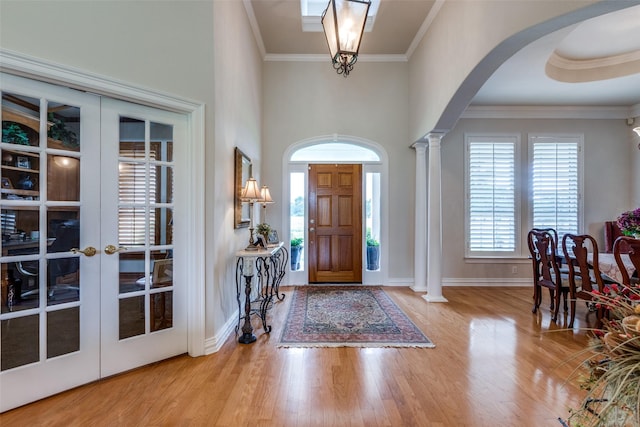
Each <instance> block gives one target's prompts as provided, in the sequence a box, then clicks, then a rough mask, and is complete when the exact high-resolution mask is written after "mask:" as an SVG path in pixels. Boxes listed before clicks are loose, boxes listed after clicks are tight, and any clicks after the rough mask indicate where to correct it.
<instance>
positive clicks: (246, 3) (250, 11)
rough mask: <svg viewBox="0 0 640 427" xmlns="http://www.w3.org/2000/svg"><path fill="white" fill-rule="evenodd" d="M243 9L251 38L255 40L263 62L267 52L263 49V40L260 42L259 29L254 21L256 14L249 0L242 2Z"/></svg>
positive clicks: (256, 21) (255, 20)
mask: <svg viewBox="0 0 640 427" xmlns="http://www.w3.org/2000/svg"><path fill="white" fill-rule="evenodd" d="M242 2H243V3H244V9H245V10H246V11H247V18H248V19H249V25H251V31H253V37H254V38H255V39H256V44H257V45H258V50H259V51H260V56H262V60H264V58H265V56H266V55H267V50H266V49H265V47H264V40H262V34H260V27H259V26H258V20H257V19H256V14H255V12H254V11H253V6H252V5H251V1H250V0H243V1H242Z"/></svg>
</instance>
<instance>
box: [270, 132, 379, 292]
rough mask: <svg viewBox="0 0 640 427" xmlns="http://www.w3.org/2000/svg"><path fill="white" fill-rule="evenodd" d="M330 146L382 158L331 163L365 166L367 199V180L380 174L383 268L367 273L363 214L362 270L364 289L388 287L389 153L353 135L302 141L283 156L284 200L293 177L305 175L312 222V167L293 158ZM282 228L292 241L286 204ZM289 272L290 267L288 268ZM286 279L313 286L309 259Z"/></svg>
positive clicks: (286, 236) (285, 237)
mask: <svg viewBox="0 0 640 427" xmlns="http://www.w3.org/2000/svg"><path fill="white" fill-rule="evenodd" d="M327 142H340V143H343V144H351V145H354V146H360V147H364V148H366V149H368V150H371V151H373V152H374V153H376V154H377V155H378V156H379V157H380V161H377V162H372V161H359V160H353V161H351V160H349V161H332V162H330V163H359V164H362V194H363V195H364V191H365V185H366V184H365V176H366V174H367V173H369V172H373V173H376V172H377V173H380V237H381V240H382V242H383V244H382V245H381V249H380V263H381V264H380V265H381V268H380V270H378V271H367V269H366V253H367V252H366V251H367V248H366V244H365V239H364V236H365V234H364V224H365V223H366V222H365V218H364V215H365V210H364V209H363V210H362V215H363V218H362V224H363V234H362V236H363V238H362V257H363V264H362V265H363V267H362V284H363V285H372V284H386V283H387V281H388V280H387V279H388V277H389V265H388V258H389V256H388V253H389V249H388V248H389V243H388V242H389V206H388V205H389V204H388V194H389V159H388V156H387V152H386V150H385V149H384V147H382V146H381V145H380V144H378V143H376V142H374V141H371V140H369V139H365V138H360V137H356V136H351V135H338V134H334V135H325V136H318V137H313V138H308V139H304V140H301V141H297V142H295V143H293V144H291V145H290V146H289V147H287V149H286V150H285V152H284V154H283V156H282V170H283V171H284V173H283V174H282V194H284V195H285V196H284V198H285V199H286V200H289V197H290V195H291V189H290V182H289V180H290V176H291V173H292V172H300V173H304V174H305V175H304V176H305V178H304V180H305V190H304V191H305V221H306V219H307V218H308V212H307V203H308V194H307V193H308V191H309V189H308V175H309V171H308V163H309V162H300V161H292V160H291V156H292V155H293V154H294V153H295V152H296V151H298V150H300V149H302V148H305V147H310V146H313V145H318V144H322V143H327ZM313 163H327V162H321V161H318V162H313ZM282 228H283V239H284V241H285V242H290V241H291V236H290V229H291V224H290V212H289V203H286V204H285V206H284V207H283V209H282ZM308 237H309V236H308V234H307V227H305V235H304V241H305V242H308ZM287 268H288V267H287ZM288 273H289V274H287V275H286V276H285V277H286V278H287V280H288V284H300V283H305V284H308V283H309V265H308V256H305V265H304V269H303V270H302V271H289V272H288Z"/></svg>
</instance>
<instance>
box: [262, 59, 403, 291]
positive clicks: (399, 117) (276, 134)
mask: <svg viewBox="0 0 640 427" xmlns="http://www.w3.org/2000/svg"><path fill="white" fill-rule="evenodd" d="M407 68H408V65H407V64H406V63H371V62H359V63H357V64H356V66H355V68H354V70H353V72H352V73H351V74H350V75H349V77H348V78H346V79H345V78H344V77H342V76H338V75H337V74H336V72H335V71H334V70H333V68H332V67H331V63H330V62H328V61H327V62H266V63H265V65H264V119H263V124H264V127H263V135H264V141H263V142H264V145H263V156H264V160H263V164H262V166H263V169H264V173H263V178H264V183H265V184H268V185H269V186H270V188H271V189H272V195H273V197H274V199H275V200H276V204H275V205H272V206H270V207H269V208H268V209H269V222H270V223H271V225H272V226H275V228H276V229H279V230H282V224H281V218H282V215H283V210H288V208H289V207H288V203H286V202H284V199H285V197H284V196H283V194H282V164H283V155H284V152H285V150H286V149H287V147H289V146H290V145H292V144H294V143H296V142H298V141H301V140H303V139H308V138H313V137H318V136H324V135H332V134H340V135H350V136H355V137H360V138H366V139H368V140H371V141H374V142H376V143H378V144H380V145H382V146H383V147H384V148H385V149H386V151H387V154H388V156H389V163H390V164H389V188H390V190H391V191H390V199H389V201H388V204H389V210H390V229H389V240H390V241H389V246H388V249H389V252H390V261H389V263H390V266H389V267H390V270H389V275H390V277H391V278H407V277H413V229H414V226H413V218H414V212H413V206H414V191H413V188H415V187H414V184H415V157H414V151H413V150H412V149H411V148H409V145H410V141H409V138H408V133H407V130H408V114H409V111H408V102H407V100H408V90H409V87H408V85H407ZM287 197H288V196H287Z"/></svg>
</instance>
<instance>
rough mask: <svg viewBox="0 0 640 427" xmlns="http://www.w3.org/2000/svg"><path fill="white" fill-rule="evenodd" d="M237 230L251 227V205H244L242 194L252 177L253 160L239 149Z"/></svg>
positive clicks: (236, 158)
mask: <svg viewBox="0 0 640 427" xmlns="http://www.w3.org/2000/svg"><path fill="white" fill-rule="evenodd" d="M234 173H235V189H236V191H235V197H234V202H235V228H246V227H249V204H248V203H242V200H241V199H240V194H241V193H242V188H243V187H244V183H245V182H246V181H247V179H249V178H250V177H251V159H250V158H249V157H247V155H246V154H244V153H243V152H242V151H240V149H239V148H238V147H236V149H235V167H234Z"/></svg>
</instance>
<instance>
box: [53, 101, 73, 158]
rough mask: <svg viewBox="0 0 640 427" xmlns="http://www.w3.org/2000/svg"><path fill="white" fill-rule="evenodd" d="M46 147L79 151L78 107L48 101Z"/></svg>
mask: <svg viewBox="0 0 640 427" xmlns="http://www.w3.org/2000/svg"><path fill="white" fill-rule="evenodd" d="M47 127H48V131H47V147H48V148H55V149H58V150H67V151H75V152H79V151H80V108H78V107H71V106H68V105H64V104H61V103H58V102H51V101H50V102H49V108H48V114H47Z"/></svg>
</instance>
